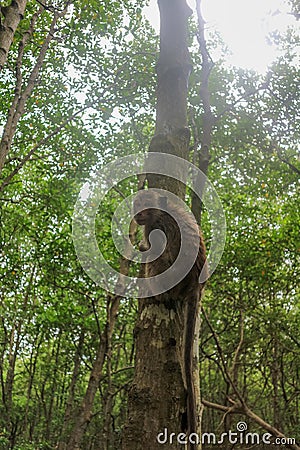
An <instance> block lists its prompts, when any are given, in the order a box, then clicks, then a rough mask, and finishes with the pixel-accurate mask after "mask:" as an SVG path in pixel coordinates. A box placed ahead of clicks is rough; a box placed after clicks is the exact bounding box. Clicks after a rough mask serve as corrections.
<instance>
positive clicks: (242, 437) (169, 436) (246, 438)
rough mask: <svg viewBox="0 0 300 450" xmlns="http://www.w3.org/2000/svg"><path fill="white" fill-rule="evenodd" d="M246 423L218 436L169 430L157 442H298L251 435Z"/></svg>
mask: <svg viewBox="0 0 300 450" xmlns="http://www.w3.org/2000/svg"><path fill="white" fill-rule="evenodd" d="M247 428H248V426H247V424H246V422H238V424H237V426H236V431H231V430H229V431H228V432H227V433H222V434H220V435H216V434H215V433H202V435H201V436H200V435H198V434H197V433H191V434H190V435H186V434H185V433H179V434H176V433H169V431H168V429H167V428H164V430H163V431H162V432H161V433H158V435H157V442H158V443H159V444H167V443H168V444H175V443H176V442H177V443H178V444H182V445H186V444H187V443H188V442H190V443H191V444H200V442H201V443H202V444H207V445H220V444H225V443H226V442H227V443H230V444H245V445H259V444H264V445H272V444H273V445H274V444H275V445H295V444H296V440H295V439H294V438H286V437H274V436H273V435H272V434H270V433H264V434H259V433H250V432H247Z"/></svg>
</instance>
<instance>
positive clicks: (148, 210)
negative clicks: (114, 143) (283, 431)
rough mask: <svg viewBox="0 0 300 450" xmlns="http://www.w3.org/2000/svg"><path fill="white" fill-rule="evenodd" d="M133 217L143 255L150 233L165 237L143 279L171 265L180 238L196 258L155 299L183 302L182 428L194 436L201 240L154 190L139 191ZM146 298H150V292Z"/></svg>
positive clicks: (185, 216) (192, 223) (190, 221)
mask: <svg viewBox="0 0 300 450" xmlns="http://www.w3.org/2000/svg"><path fill="white" fill-rule="evenodd" d="M166 210H167V211H169V212H170V214H169V213H168V212H167V211H166ZM173 214H174V217H176V218H178V217H179V218H180V227H181V230H180V228H179V226H178V224H177V223H176V221H175V219H174V218H173V217H172V215H173ZM133 215H134V220H135V221H136V223H137V224H138V225H142V226H144V233H143V240H142V242H141V243H140V245H139V249H140V251H142V252H145V251H147V250H149V249H150V248H152V247H153V246H151V242H150V241H151V238H149V236H150V233H151V232H152V231H153V230H161V231H162V232H163V233H164V234H165V237H166V243H165V248H164V250H163V252H162V253H161V254H160V255H159V256H158V257H157V258H156V259H154V260H151V261H148V262H147V259H146V262H145V270H144V275H145V278H147V277H155V276H157V275H159V274H161V273H162V272H164V271H165V270H167V269H168V268H170V267H171V266H172V265H173V264H174V261H175V260H176V258H177V256H178V253H179V250H180V246H181V241H182V239H184V240H185V241H186V245H187V247H186V248H187V252H186V257H188V256H189V255H188V254H190V253H192V252H190V251H189V249H191V250H192V249H195V248H196V259H195V262H194V264H193V266H192V268H191V269H190V271H189V273H188V274H187V275H186V276H185V277H184V278H183V279H182V280H181V281H180V282H179V283H178V284H177V285H176V286H174V287H173V288H171V289H170V290H168V291H167V292H164V294H163V297H161V296H160V295H159V296H155V297H156V298H157V299H158V300H159V299H160V298H163V300H164V301H168V299H170V301H174V300H175V301H176V299H178V298H179V299H183V301H185V300H186V315H185V336H184V343H183V378H184V380H185V388H186V392H187V408H186V409H187V426H186V427H185V428H186V429H187V436H189V435H190V434H191V433H197V412H196V398H195V390H194V384H193V342H194V334H195V326H196V320H197V303H198V300H199V299H200V296H201V294H202V290H203V288H204V283H201V284H200V283H199V276H200V273H201V271H202V269H203V268H204V270H205V272H206V273H207V265H206V264H205V262H206V248H205V244H204V239H203V236H202V233H201V231H200V229H199V227H198V225H197V223H196V220H195V218H194V216H193V215H192V214H191V213H189V212H187V211H186V210H185V209H184V208H182V207H181V206H178V205H177V204H173V202H172V201H170V200H169V198H168V197H164V196H162V195H160V193H158V192H157V191H154V190H149V191H147V190H141V191H139V192H138V193H137V194H136V197H135V199H134V202H133ZM161 244H162V242H158V247H159V246H160V245H161ZM197 249H198V250H197ZM154 250H155V249H154ZM194 252H195V250H194ZM183 264H184V261H183ZM205 278H207V277H205ZM149 297H151V289H150V295H149ZM189 449H190V450H193V449H195V444H192V443H189Z"/></svg>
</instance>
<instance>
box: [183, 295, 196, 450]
mask: <svg viewBox="0 0 300 450" xmlns="http://www.w3.org/2000/svg"><path fill="white" fill-rule="evenodd" d="M195 303H196V302H195V299H194V298H188V299H187V313H186V324H185V328H186V330H185V342H184V372H185V373H184V375H185V381H186V389H187V433H188V442H189V435H190V434H191V433H197V407H196V394H195V388H194V382H193V344H194V337H195V327H196V319H197V308H196V307H195ZM188 448H189V450H196V444H192V443H191V442H189V447H188Z"/></svg>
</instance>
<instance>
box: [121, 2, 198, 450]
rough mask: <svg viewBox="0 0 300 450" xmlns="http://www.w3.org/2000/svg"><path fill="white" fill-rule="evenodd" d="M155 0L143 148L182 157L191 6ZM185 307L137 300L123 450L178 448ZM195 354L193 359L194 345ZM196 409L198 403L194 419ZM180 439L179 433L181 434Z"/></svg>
mask: <svg viewBox="0 0 300 450" xmlns="http://www.w3.org/2000/svg"><path fill="white" fill-rule="evenodd" d="M158 5H159V9H160V17H161V31H160V57H159V60H158V64H157V79H158V87H157V111H156V113H157V115H156V130H155V136H154V137H153V139H152V141H151V143H150V147H149V150H150V151H151V152H159V153H168V154H173V155H176V156H179V157H181V158H184V159H188V152H189V139H190V133H189V130H188V128H187V92H188V79H189V73H190V70H191V63H190V56H189V52H188V48H187V20H188V17H189V15H190V14H191V10H190V8H189V7H188V6H187V4H186V1H185V0H159V1H158ZM168 164H169V161H168ZM179 170H181V168H180V167H173V168H172V171H173V173H174V174H177V173H178V171H179ZM145 172H147V163H146V168H145ZM186 175H187V174H184V173H178V178H181V179H183V180H184V179H186ZM147 179H148V186H149V188H160V189H165V190H167V191H171V192H173V193H174V194H175V195H176V196H178V197H180V198H182V199H184V196H185V185H184V183H182V182H179V181H178V180H176V179H173V178H168V177H165V176H162V175H157V174H152V173H151V174H149V173H148V174H147ZM199 303H200V299H199V302H198V305H197V301H195V308H196V310H197V311H198V310H199ZM185 307H186V305H184V304H183V302H182V299H180V298H176V299H175V298H174V299H172V306H171V307H170V303H169V305H168V304H167V302H165V301H164V294H162V295H161V296H160V299H159V301H158V300H157V299H156V298H154V299H153V297H152V298H148V299H142V300H140V303H139V317H138V320H137V324H136V329H135V332H136V361H135V375H134V380H133V383H132V386H131V388H130V392H129V400H128V418H127V423H126V425H125V428H124V433H123V439H122V448H123V450H140V449H144V448H145V446H146V447H147V448H149V449H151V450H156V449H157V450H158V449H161V448H162V443H164V448H165V449H179V448H180V449H182V448H183V446H182V443H179V442H178V440H177V436H180V433H183V431H184V429H185V425H186V424H185V423H184V421H185V420H186V418H185V415H186V391H185V386H184V379H183V378H184V377H183V373H182V366H183V362H182V355H183V348H182V346H183V342H184V335H185V319H184V318H185V314H186V311H185V309H186V308H185ZM197 329H198V330H199V324H198V327H197ZM195 355H196V360H197V351H196V350H195ZM196 365H197V364H195V366H196ZM194 378H195V379H194V387H195V392H196V394H197V395H199V370H198V368H196V370H194ZM200 414H201V411H200V409H198V419H199V417H200ZM198 421H199V420H198ZM171 433H175V435H173V436H175V438H174V437H172V436H170V434H171ZM158 435H159V437H158ZM181 439H184V438H183V435H181ZM159 441H160V442H159ZM194 448H196V447H194ZM197 448H198V447H197Z"/></svg>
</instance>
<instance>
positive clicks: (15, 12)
mask: <svg viewBox="0 0 300 450" xmlns="http://www.w3.org/2000/svg"><path fill="white" fill-rule="evenodd" d="M26 3H27V0H12V2H11V4H10V5H9V6H2V7H1V14H2V15H3V16H4V20H3V22H2V24H1V22H0V70H1V69H2V68H3V67H4V64H5V63H6V60H7V55H8V51H9V49H10V46H11V44H12V42H13V39H14V35H15V32H16V29H17V27H18V25H19V23H20V20H22V19H23V16H24V12H25V8H26ZM0 18H1V16H0Z"/></svg>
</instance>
